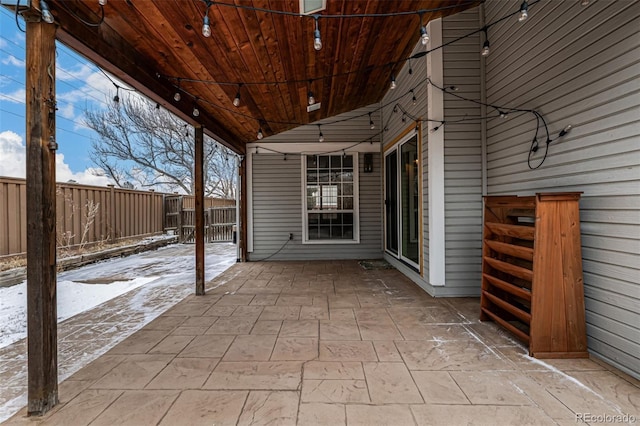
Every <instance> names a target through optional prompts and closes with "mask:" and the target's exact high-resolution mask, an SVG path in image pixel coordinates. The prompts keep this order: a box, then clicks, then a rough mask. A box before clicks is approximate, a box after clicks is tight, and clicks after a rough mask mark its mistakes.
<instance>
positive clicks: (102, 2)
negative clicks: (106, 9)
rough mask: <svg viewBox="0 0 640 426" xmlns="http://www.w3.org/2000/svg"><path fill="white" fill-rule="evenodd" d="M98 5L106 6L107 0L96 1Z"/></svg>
mask: <svg viewBox="0 0 640 426" xmlns="http://www.w3.org/2000/svg"><path fill="white" fill-rule="evenodd" d="M98 4H99V5H100V6H106V5H107V0H98Z"/></svg>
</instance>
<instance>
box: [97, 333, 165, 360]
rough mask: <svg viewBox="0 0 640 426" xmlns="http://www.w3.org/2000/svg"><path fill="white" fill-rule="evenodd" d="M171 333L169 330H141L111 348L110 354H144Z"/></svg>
mask: <svg viewBox="0 0 640 426" xmlns="http://www.w3.org/2000/svg"><path fill="white" fill-rule="evenodd" d="M168 334H169V330H148V331H147V330H145V329H142V330H139V331H137V332H135V333H133V334H132V335H131V336H129V337H127V338H126V339H124V340H123V341H122V342H120V343H118V344H117V345H116V346H114V347H113V348H111V350H109V352H107V353H108V354H109V355H124V354H144V353H146V352H147V351H148V350H149V349H151V348H153V347H154V346H155V345H157V344H158V343H159V342H160V341H161V340H162V339H164V338H165V337H166V336H167V335H168Z"/></svg>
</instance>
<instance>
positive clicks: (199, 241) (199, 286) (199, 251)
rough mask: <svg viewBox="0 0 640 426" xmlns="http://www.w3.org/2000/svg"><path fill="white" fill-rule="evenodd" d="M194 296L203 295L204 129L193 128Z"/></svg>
mask: <svg viewBox="0 0 640 426" xmlns="http://www.w3.org/2000/svg"><path fill="white" fill-rule="evenodd" d="M195 145H196V147H195V151H196V152H195V154H196V155H195V163H196V164H195V169H196V170H195V173H194V174H195V185H194V193H195V196H196V211H195V214H196V295H198V296H203V295H204V173H203V169H204V128H203V127H202V126H196V127H195Z"/></svg>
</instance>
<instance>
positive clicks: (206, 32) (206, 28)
mask: <svg viewBox="0 0 640 426" xmlns="http://www.w3.org/2000/svg"><path fill="white" fill-rule="evenodd" d="M210 24H211V23H210V22H209V15H204V20H203V21H202V35H203V36H205V37H211V25H210Z"/></svg>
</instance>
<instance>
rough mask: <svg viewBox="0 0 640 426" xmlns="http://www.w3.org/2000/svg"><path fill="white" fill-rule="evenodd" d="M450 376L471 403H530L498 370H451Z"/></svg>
mask: <svg viewBox="0 0 640 426" xmlns="http://www.w3.org/2000/svg"><path fill="white" fill-rule="evenodd" d="M451 377H452V378H453V380H455V381H456V383H457V384H458V386H459V387H460V389H462V391H463V392H464V393H465V395H466V396H467V398H469V401H471V403H472V404H483V405H531V400H530V399H529V398H527V396H526V395H525V394H524V393H523V392H522V390H521V389H519V388H518V387H517V386H515V385H514V384H513V383H512V382H511V381H510V380H509V379H508V378H507V377H506V375H505V374H504V372H500V371H452V372H451Z"/></svg>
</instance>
